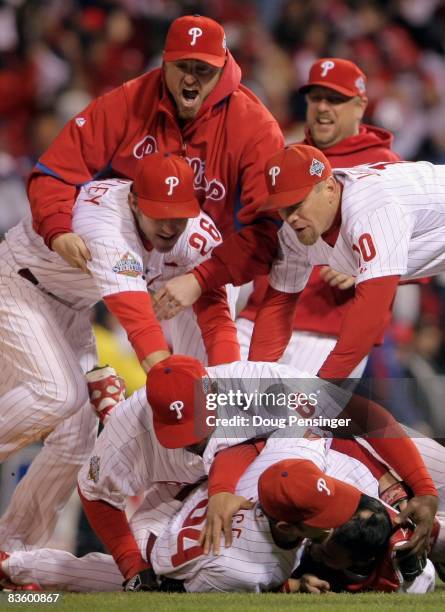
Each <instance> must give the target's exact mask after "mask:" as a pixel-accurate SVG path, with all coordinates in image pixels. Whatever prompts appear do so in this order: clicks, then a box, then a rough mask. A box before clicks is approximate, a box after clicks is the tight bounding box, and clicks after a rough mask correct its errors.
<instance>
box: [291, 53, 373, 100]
mask: <svg viewBox="0 0 445 612" xmlns="http://www.w3.org/2000/svg"><path fill="white" fill-rule="evenodd" d="M314 85H321V86H322V87H327V88H328V89H334V90H335V91H338V92H339V93H341V94H343V95H344V96H348V97H349V98H352V97H354V96H362V97H363V96H365V95H366V75H365V73H364V72H363V71H362V70H360V68H359V67H358V66H356V64H354V62H350V61H349V60H346V59H340V58H338V57H323V58H322V59H319V60H317V61H316V62H315V63H314V64H312V67H311V70H310V72H309V81H308V83H306V85H303V87H300V89H299V92H300V93H306V92H307V91H309V89H310V88H311V87H313V86H314Z"/></svg>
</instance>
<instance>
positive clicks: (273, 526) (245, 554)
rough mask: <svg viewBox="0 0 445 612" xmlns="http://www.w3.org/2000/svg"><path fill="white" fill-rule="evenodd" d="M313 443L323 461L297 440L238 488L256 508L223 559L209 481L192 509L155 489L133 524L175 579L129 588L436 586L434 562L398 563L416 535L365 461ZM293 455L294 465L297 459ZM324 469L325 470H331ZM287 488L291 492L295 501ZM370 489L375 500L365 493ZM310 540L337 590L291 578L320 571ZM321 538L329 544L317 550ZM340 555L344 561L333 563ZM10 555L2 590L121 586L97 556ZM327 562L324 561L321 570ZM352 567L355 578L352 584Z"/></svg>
mask: <svg viewBox="0 0 445 612" xmlns="http://www.w3.org/2000/svg"><path fill="white" fill-rule="evenodd" d="M111 420H113V419H111ZM249 446H251V447H252V449H251V450H250V449H249V448H248V447H249ZM310 446H312V447H313V448H312V450H311V451H310V452H311V454H312V457H313V459H314V460H315V463H314V462H313V461H310V460H308V459H307V458H306V459H303V460H302V459H301V458H297V459H296V457H298V450H297V449H295V448H292V441H291V440H288V441H287V444H282V443H281V444H278V445H277V444H272V445H270V444H268V443H266V445H265V448H264V450H263V452H262V453H261V454H260V455H258V456H257V457H256V458H255V459H254V460H253V461H252V462H251V463H250V465H249V467H248V468H247V470H246V472H245V473H244V474H243V475H242V477H241V479H240V481H239V483H238V485H237V489H236V493H237V494H238V495H240V496H243V497H249V498H250V499H252V500H253V501H254V502H255V503H254V504H253V507H250V508H246V509H242V510H240V511H239V512H237V514H236V515H235V516H234V517H233V522H232V525H231V528H232V531H233V545H232V546H231V548H224V549H223V550H222V551H221V554H220V555H214V554H211V555H208V554H205V552H204V549H203V548H202V547H201V546H200V545H199V538H200V533H201V526H202V525H203V523H204V521H205V517H206V506H207V497H208V494H207V484H206V483H203V484H201V485H199V486H198V488H197V489H195V491H193V492H191V493H190V494H189V495H188V497H187V498H186V499H185V501H184V504H183V505H182V504H181V502H180V501H179V500H178V499H176V500H175V499H173V497H172V493H173V490H172V489H171V485H165V484H160V485H158V486H157V487H156V488H155V489H152V490H151V492H149V493H148V494H147V496H146V499H145V501H144V509H143V510H141V509H139V510H137V511H136V513H135V515H134V516H133V517H132V519H131V526H132V529H133V533H134V537H135V539H137V543H138V546H139V548H140V551H141V554H142V555H143V556H144V557H145V558H146V559H147V561H150V563H151V564H152V566H153V568H154V570H155V571H156V574H157V575H158V576H162V577H164V579H167V580H166V581H164V580H159V581H157V580H155V578H154V575H153V573H151V575H148V572H147V570H145V571H144V570H143V571H141V572H140V573H139V574H138V575H137V576H135V577H133V579H132V580H130V581H128V582H127V583H126V590H153V589H154V588H158V587H159V584H160V585H161V587H160V588H161V590H167V589H168V590H185V591H190V592H208V591H219V592H221V591H227V592H233V591H250V592H261V591H268V590H273V589H280V588H281V589H282V590H284V592H290V591H295V590H298V591H300V592H325V591H327V590H334V588H335V590H339V589H345V590H351V591H358V590H379V591H380V590H383V591H395V590H402V591H407V592H418V593H419V592H426V591H427V590H431V589H432V588H434V568H433V567H432V565H431V563H430V562H429V561H428V562H426V561H425V560H424V562H423V563H416V562H414V563H413V562H412V561H413V558H411V562H408V563H406V559H405V560H402V561H399V560H398V559H395V558H394V555H393V552H394V550H395V548H396V546H397V545H398V544H400V543H401V542H403V541H405V540H406V539H407V538H409V536H410V535H411V533H412V529H402V528H400V527H398V528H396V527H394V526H392V525H391V519H390V517H393V515H394V514H395V512H394V511H393V510H392V509H391V508H389V507H386V508H385V506H384V505H383V504H382V503H381V502H379V501H377V500H376V499H373V498H372V497H368V494H369V495H376V494H377V490H378V486H377V481H376V480H375V479H374V478H373V476H372V475H371V473H370V471H369V470H368V469H367V468H366V467H365V466H364V465H363V464H361V463H360V462H359V461H357V460H356V459H353V458H350V457H347V456H345V455H343V454H341V453H339V452H337V451H333V450H330V449H329V450H326V444H325V441H323V440H318V441H317V440H313V441H308V442H307V445H306V448H305V449H303V454H304V453H305V452H306V454H307V452H308V450H309V448H310ZM242 447H243V448H244V452H245V453H247V455H248V456H253V455H256V454H257V450H256V449H255V447H254V445H253V444H248V443H247V444H244V445H242ZM170 452H172V451H170ZM223 452H226V451H223ZM289 456H293V457H294V458H293V459H291V460H289V459H288V457H289ZM284 458H285V459H284ZM316 464H319V465H320V464H323V471H321V470H320V468H319V467H317V465H316ZM258 478H260V485H259V487H258ZM284 478H286V482H283V480H284ZM169 487H170V490H169ZM285 487H288V488H290V490H291V493H290V494H289V493H286V492H285V490H284V489H285ZM356 487H357V488H356ZM364 491H365V492H366V493H367V494H366V495H362V493H363V492H364ZM258 494H259V496H260V503H261V505H259V504H258V503H257V500H258ZM181 505H182V507H181ZM290 505H291V507H289V506H290ZM357 514H360V519H358V517H357ZM371 514H372V515H375V518H374V517H373V516H371V517H370V515H371ZM331 528H334V530H333V531H332V529H331ZM155 536H156V538H155ZM303 538H311V542H312V543H313V548H311V551H315V550H316V551H317V552H316V554H314V555H313V557H315V558H316V559H317V560H318V562H319V564H318V566H317V571H319V572H321V571H322V570H323V571H324V574H323V576H325V575H326V572H327V571H328V570H329V569H330V571H331V574H330V579H331V576H332V577H335V580H336V582H332V588H331V585H330V583H327V582H326V581H325V580H324V579H323V580H320V579H319V578H318V577H317V575H312V576H309V575H308V572H306V573H305V575H303V576H301V572H300V576H299V580H298V583H297V585H296V584H295V581H294V580H290V581H288V580H287V578H289V576H291V574H292V572H294V570H295V568H297V570H298V567H299V563H300V559H301V556H302V555H303V559H304V567H305V568H309V570H311V571H312V568H310V567H309V557H308V544H309V543H308V541H307V540H306V541H303ZM326 538H327V540H326ZM317 541H320V542H321V544H320V546H318V548H315V542H317ZM442 548H443V543H442ZM334 549H335V551H336V556H335V557H334V558H332V557H331V556H330V554H331V553H332V551H333V550H334ZM3 558H4V561H3V562H2V563H1V566H0V568H1V571H2V572H3V580H4V583H3V584H4V585H5V586H8V587H9V588H17V587H16V586H15V585H26V584H28V585H29V583H35V585H36V586H37V587H44V588H48V589H54V588H60V589H63V590H65V589H66V590H71V591H112V590H120V589H121V583H122V574H121V572H120V571H119V568H118V566H117V565H116V564H115V562H114V561H113V559H112V557H111V556H109V555H104V554H101V553H92V554H89V555H86V556H85V557H82V558H81V559H77V558H76V557H74V556H73V555H71V554H70V553H67V552H63V551H57V550H51V549H43V550H40V551H31V552H16V553H12V554H11V555H10V556H8V555H6V554H4V555H3ZM320 560H323V561H324V563H323V566H322V567H321V566H320ZM357 564H360V565H359V567H357ZM312 565H313V561H312ZM346 568H348V571H343V574H341V573H340V571H339V570H340V569H341V570H345V569H346ZM357 569H360V571H361V575H360V576H358V575H357ZM352 570H354V571H355V572H356V573H355V575H354V576H353V577H352ZM312 574H313V571H312ZM293 575H295V574H293ZM170 579H173V582H172V581H171V580H170ZM179 581H180V582H179ZM352 581H354V582H353V584H351V582H352ZM296 587H298V588H296ZM22 588H23V587H22Z"/></svg>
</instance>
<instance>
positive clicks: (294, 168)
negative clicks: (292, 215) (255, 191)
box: [261, 144, 332, 210]
mask: <svg viewBox="0 0 445 612" xmlns="http://www.w3.org/2000/svg"><path fill="white" fill-rule="evenodd" d="M265 174H266V183H267V189H268V191H269V199H268V200H267V202H266V204H264V205H263V206H261V210H278V209H280V208H286V207H287V206H291V205H292V204H296V203H297V202H302V201H303V200H304V199H305V198H306V196H307V195H308V194H309V192H310V191H311V189H312V188H313V187H314V185H316V184H317V183H320V182H321V181H324V180H325V179H326V178H328V177H329V176H331V174H332V169H331V164H330V163H329V162H328V160H327V159H326V157H325V155H324V154H323V153H322V152H321V151H320V150H319V149H316V148H315V147H311V146H309V145H301V144H293V145H289V146H288V147H286V148H285V149H282V150H281V151H278V153H275V155H273V156H272V157H271V158H270V159H269V161H268V162H267V164H266V169H265Z"/></svg>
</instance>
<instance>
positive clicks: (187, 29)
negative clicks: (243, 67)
mask: <svg viewBox="0 0 445 612" xmlns="http://www.w3.org/2000/svg"><path fill="white" fill-rule="evenodd" d="M226 57H227V51H226V36H225V34H224V29H223V27H222V26H221V25H220V24H219V23H217V22H216V21H214V20H213V19H210V18H209V17H202V16H201V15H186V16H184V17H179V18H178V19H175V21H174V22H173V23H172V24H171V26H170V28H169V30H168V32H167V39H166V41H165V47H164V61H165V62H176V61H178V60H189V59H190V60H200V61H202V62H206V63H207V64H210V65H211V66H216V67H217V68H222V66H224V64H225V61H226Z"/></svg>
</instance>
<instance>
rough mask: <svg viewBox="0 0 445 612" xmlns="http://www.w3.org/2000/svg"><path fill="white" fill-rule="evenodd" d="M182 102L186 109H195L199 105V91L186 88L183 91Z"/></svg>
mask: <svg viewBox="0 0 445 612" xmlns="http://www.w3.org/2000/svg"><path fill="white" fill-rule="evenodd" d="M181 102H182V104H183V105H184V106H185V107H186V108H193V107H194V106H196V105H197V104H199V91H198V90H197V89H186V88H185V87H184V88H183V89H182V91H181Z"/></svg>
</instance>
